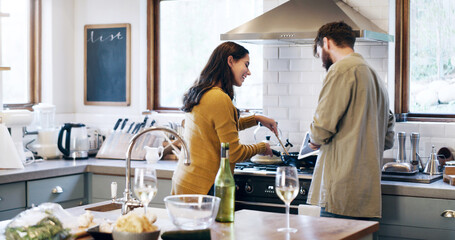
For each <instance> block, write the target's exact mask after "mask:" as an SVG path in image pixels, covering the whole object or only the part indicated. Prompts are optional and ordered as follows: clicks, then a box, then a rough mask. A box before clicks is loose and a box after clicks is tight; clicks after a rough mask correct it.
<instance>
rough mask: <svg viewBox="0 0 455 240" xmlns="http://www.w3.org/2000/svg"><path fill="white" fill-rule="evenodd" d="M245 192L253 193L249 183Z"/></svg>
mask: <svg viewBox="0 0 455 240" xmlns="http://www.w3.org/2000/svg"><path fill="white" fill-rule="evenodd" d="M245 192H247V193H251V192H253V187H252V186H251V185H250V184H249V183H246V184H245Z"/></svg>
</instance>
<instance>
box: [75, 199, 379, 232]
mask: <svg viewBox="0 0 455 240" xmlns="http://www.w3.org/2000/svg"><path fill="white" fill-rule="evenodd" d="M107 203H109V202H103V203H96V204H90V205H85V206H80V207H75V208H70V209H67V210H68V211H69V212H70V213H71V214H73V215H74V216H78V215H80V214H83V213H84V211H85V210H84V209H86V208H88V207H93V206H99V205H103V204H107ZM149 210H150V211H152V212H153V213H155V214H156V215H157V219H158V220H157V222H156V223H155V224H156V225H157V226H158V227H159V228H160V229H161V233H163V232H165V231H169V230H176V228H175V226H174V225H173V224H172V222H171V221H170V220H169V217H168V215H167V211H166V209H161V208H149ZM92 213H93V214H94V215H95V218H107V219H110V220H115V219H116V218H117V217H118V216H120V210H113V211H109V212H92ZM290 220H291V227H293V228H297V229H298V231H297V232H296V233H291V234H286V233H282V232H277V231H276V229H277V228H280V227H284V225H285V224H286V214H281V213H269V212H260V211H252V210H240V211H237V212H236V213H235V221H234V223H219V222H215V223H214V224H212V226H211V227H210V229H211V237H212V239H213V240H224V239H242V240H259V239H260V240H276V239H286V240H292V239H296V240H297V239H299V240H301V239H302V240H304V239H311V240H314V239H330V240H334V239H348V240H349V239H360V238H362V237H365V236H368V235H371V234H372V233H374V232H376V231H378V230H379V223H378V222H376V221H359V220H347V219H337V218H325V217H311V216H303V215H292V214H291V216H290ZM79 239H81V240H82V239H84V240H85V239H87V240H88V239H92V238H91V237H87V236H86V237H83V238H79Z"/></svg>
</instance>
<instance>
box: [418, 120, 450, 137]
mask: <svg viewBox="0 0 455 240" xmlns="http://www.w3.org/2000/svg"><path fill="white" fill-rule="evenodd" d="M444 130H445V127H444V124H443V123H421V124H420V130H419V132H420V136H432V137H444V135H445V133H444Z"/></svg>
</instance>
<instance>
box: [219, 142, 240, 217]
mask: <svg viewBox="0 0 455 240" xmlns="http://www.w3.org/2000/svg"><path fill="white" fill-rule="evenodd" d="M215 196H217V197H219V198H220V199H221V201H220V207H219V210H218V214H217V216H216V219H215V220H216V221H218V222H234V202H235V181H234V177H233V176H232V172H231V167H230V164H229V143H221V162H220V169H219V170H218V173H217V174H216V178H215Z"/></svg>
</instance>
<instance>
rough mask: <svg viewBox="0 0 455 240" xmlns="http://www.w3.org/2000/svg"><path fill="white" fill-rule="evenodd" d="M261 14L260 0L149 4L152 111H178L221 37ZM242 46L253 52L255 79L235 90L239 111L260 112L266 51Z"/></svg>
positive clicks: (152, 1) (175, 0) (165, 0)
mask: <svg viewBox="0 0 455 240" xmlns="http://www.w3.org/2000/svg"><path fill="white" fill-rule="evenodd" d="M150 4H153V6H150ZM262 9H263V7H262V0H251V1H244V0H217V1H213V0H173V1H169V0H161V1H160V0H150V1H149V14H148V15H149V24H150V25H149V38H150V39H154V41H152V42H153V43H154V44H153V43H152V44H151V43H150V42H151V41H150V40H149V48H150V49H149V58H148V59H154V63H149V69H154V70H149V87H148V91H149V93H148V96H149V97H148V99H149V103H148V108H153V109H155V110H166V109H175V110H177V109H179V108H180V107H181V106H182V99H183V94H184V93H185V92H186V91H187V90H188V88H189V87H190V86H191V85H192V84H193V82H194V81H195V79H196V78H197V76H198V75H199V73H200V71H201V70H202V68H203V67H204V66H205V64H206V62H207V60H208V58H209V56H210V54H211V53H212V51H213V50H214V49H215V48H216V46H218V45H219V44H220V43H221V41H220V34H221V33H225V32H227V31H229V30H231V29H233V28H235V27H237V26H238V25H240V24H242V23H244V22H246V21H248V20H250V19H252V18H254V17H256V16H258V15H259V14H261V13H262ZM152 13H154V14H153V18H151V17H150V15H151V14H152ZM153 29H154V31H153ZM152 33H153V34H152ZM241 45H243V46H244V47H245V48H247V49H248V50H249V52H250V62H251V64H250V71H251V73H252V75H251V76H249V77H248V78H247V79H246V81H245V82H244V84H243V85H242V87H240V88H235V99H234V101H235V105H236V106H237V107H238V108H241V109H262V65H263V61H262V47H261V46H259V45H252V44H242V43H241ZM152 46H153V47H152ZM152 79H153V81H154V83H153V84H152ZM152 86H153V87H152ZM152 89H153V90H152ZM152 92H153V93H154V94H153V95H152ZM152 100H153V103H152V102H151V101H152Z"/></svg>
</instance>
